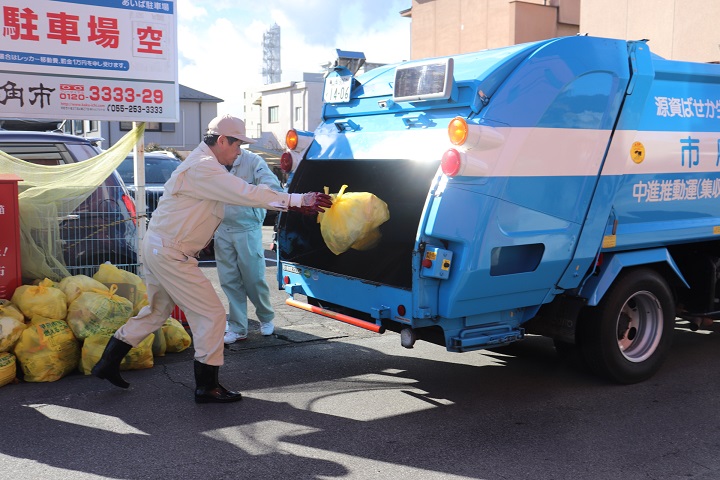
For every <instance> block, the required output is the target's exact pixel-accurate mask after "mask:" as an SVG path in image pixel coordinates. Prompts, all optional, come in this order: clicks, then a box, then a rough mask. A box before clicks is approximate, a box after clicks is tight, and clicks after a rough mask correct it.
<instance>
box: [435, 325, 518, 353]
mask: <svg viewBox="0 0 720 480" xmlns="http://www.w3.org/2000/svg"><path fill="white" fill-rule="evenodd" d="M524 337H525V329H524V328H516V329H514V328H509V327H508V328H507V330H503V331H498V329H497V328H493V330H492V331H488V330H476V329H473V330H464V331H462V332H460V335H457V336H454V337H451V338H450V344H449V347H448V350H451V351H454V352H468V351H471V350H480V349H483V348H489V347H500V346H502V345H507V344H509V343H512V342H514V341H516V340H522V339H523V338H524Z"/></svg>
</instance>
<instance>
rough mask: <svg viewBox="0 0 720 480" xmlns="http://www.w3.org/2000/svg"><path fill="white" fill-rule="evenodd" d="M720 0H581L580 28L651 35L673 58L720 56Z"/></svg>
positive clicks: (653, 46)
mask: <svg viewBox="0 0 720 480" xmlns="http://www.w3.org/2000/svg"><path fill="white" fill-rule="evenodd" d="M718 19H720V1H718V0H582V3H581V9H580V31H581V32H583V33H588V34H589V35H595V36H600V37H610V38H623V39H627V40H640V39H644V38H645V39H648V40H649V43H648V44H649V45H650V49H651V50H652V51H653V52H655V53H656V54H658V55H660V56H662V57H665V58H668V59H673V60H685V61H694V62H711V61H719V60H720V46H719V45H720V30H719V29H718V26H717V23H718Z"/></svg>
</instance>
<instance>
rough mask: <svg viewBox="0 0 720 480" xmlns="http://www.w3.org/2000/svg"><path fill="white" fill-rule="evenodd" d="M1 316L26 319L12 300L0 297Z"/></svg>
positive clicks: (20, 320)
mask: <svg viewBox="0 0 720 480" xmlns="http://www.w3.org/2000/svg"><path fill="white" fill-rule="evenodd" d="M0 317H11V318H14V319H15V320H17V321H19V322H24V321H25V315H23V314H22V312H21V311H20V310H19V309H18V308H17V307H16V306H15V305H13V304H12V302H11V301H10V300H5V299H2V298H0Z"/></svg>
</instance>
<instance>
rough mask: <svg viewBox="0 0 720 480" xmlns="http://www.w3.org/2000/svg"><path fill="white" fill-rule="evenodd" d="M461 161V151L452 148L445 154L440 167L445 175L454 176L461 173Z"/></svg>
mask: <svg viewBox="0 0 720 480" xmlns="http://www.w3.org/2000/svg"><path fill="white" fill-rule="evenodd" d="M461 162H462V158H461V157H460V152H458V151H457V150H455V149H454V148H451V149H449V150H448V151H447V152H445V153H444V154H443V157H442V160H441V162H440V167H441V168H442V172H443V173H444V174H445V175H447V176H448V177H454V176H455V175H457V174H458V173H460V166H461Z"/></svg>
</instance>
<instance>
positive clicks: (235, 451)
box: [0, 265, 720, 480]
mask: <svg viewBox="0 0 720 480" xmlns="http://www.w3.org/2000/svg"><path fill="white" fill-rule="evenodd" d="M204 271H205V273H206V274H207V275H208V277H209V278H211V279H213V276H215V279H216V274H215V273H214V268H213V267H212V266H206V267H204ZM276 274H277V269H276V267H274V266H272V265H270V266H268V268H267V276H268V279H269V280H270V281H273V280H274V279H275V277H276ZM271 290H272V292H273V305H274V306H275V308H276V313H277V318H276V322H275V323H276V333H275V335H273V336H272V337H263V336H261V335H260V332H259V324H258V323H257V321H256V320H254V319H253V320H251V326H252V328H251V332H250V336H249V338H248V339H247V340H245V341H242V342H238V343H236V344H233V345H231V346H229V347H228V348H226V350H225V365H224V366H223V367H222V368H221V369H220V380H221V382H222V383H223V384H224V385H225V386H226V387H228V388H232V389H238V390H240V391H242V392H243V395H244V399H243V401H242V402H238V403H234V404H225V405H221V404H206V405H196V404H195V403H194V402H193V389H194V380H193V372H192V347H191V348H189V349H188V350H185V351H184V352H181V353H175V354H167V355H165V356H164V357H159V358H157V359H156V361H155V365H154V366H153V367H152V368H149V369H145V370H135V371H129V372H125V373H124V374H123V376H124V377H125V379H126V380H128V381H129V382H130V383H131V386H130V388H129V389H127V390H123V389H119V388H116V387H114V386H112V385H111V384H110V383H109V382H106V381H101V380H98V379H96V378H94V377H91V376H83V375H82V374H80V373H74V374H71V375H69V376H67V377H65V378H62V379H60V380H58V381H56V382H51V383H27V382H22V383H19V384H15V385H7V386H5V387H2V388H0V436H1V437H2V441H1V442H0V479H2V480H4V479H8V480H11V479H12V480H24V479H28V480H30V479H32V480H38V479H40V480H44V479H48V480H50V479H53V480H56V479H58V480H61V479H71V480H78V479H82V480H86V479H195V478H198V479H200V478H202V479H273V480H277V479H333V478H342V479H353V480H354V479H393V480H394V479H412V480H424V479H493V480H495V479H497V480H508V479H519V480H524V479H528V480H546V479H558V480H564V479H568V480H590V479H592V480H594V479H603V480H604V479H623V480H627V479H631V480H632V479H642V480H648V479H651V480H655V479H657V480H665V479H693V480H699V479H702V480H710V479H713V480H715V479H718V478H720V456H718V454H717V451H718V447H719V446H720V419H719V418H718V411H720V376H718V374H717V373H716V372H717V371H718V369H720V356H718V355H717V352H718V351H719V350H720V335H718V334H717V333H709V332H690V331H687V330H681V329H678V330H676V335H675V345H674V347H673V349H672V352H671V355H670V358H669V359H668V361H667V362H666V364H665V365H664V366H663V368H662V370H661V371H660V372H659V373H658V374H657V375H656V376H655V377H653V378H652V379H650V380H649V381H646V382H643V383H641V384H638V385H629V386H618V385H613V384H608V383H607V382H604V381H602V380H600V379H598V378H595V377H593V376H591V375H589V374H588V373H587V372H586V371H585V370H584V369H583V368H582V366H581V365H578V364H575V363H573V362H565V361H562V360H561V359H560V358H559V357H558V356H557V355H556V354H555V352H554V349H553V347H552V342H551V341H549V340H547V339H544V338H541V337H529V338H527V339H526V340H523V341H522V342H518V343H516V344H513V345H511V346H509V347H505V348H501V349H496V350H493V351H480V352H468V353H463V354H456V353H449V352H446V351H445V350H444V349H443V348H442V347H439V346H436V345H430V344H427V343H424V342H418V343H417V344H416V345H415V348H413V349H410V350H408V349H404V348H402V347H401V346H400V338H399V335H397V334H395V333H392V332H387V333H385V334H383V335H378V334H374V333H371V332H368V331H365V330H361V329H358V328H355V327H351V326H349V325H345V324H342V323H339V322H336V321H334V320H330V319H327V318H325V317H320V316H317V315H312V314H309V313H307V312H304V311H301V310H297V309H294V308H292V307H289V306H287V305H285V304H284V298H285V294H284V293H282V292H281V291H279V290H275V289H271ZM221 298H222V295H221ZM251 318H252V313H251Z"/></svg>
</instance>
